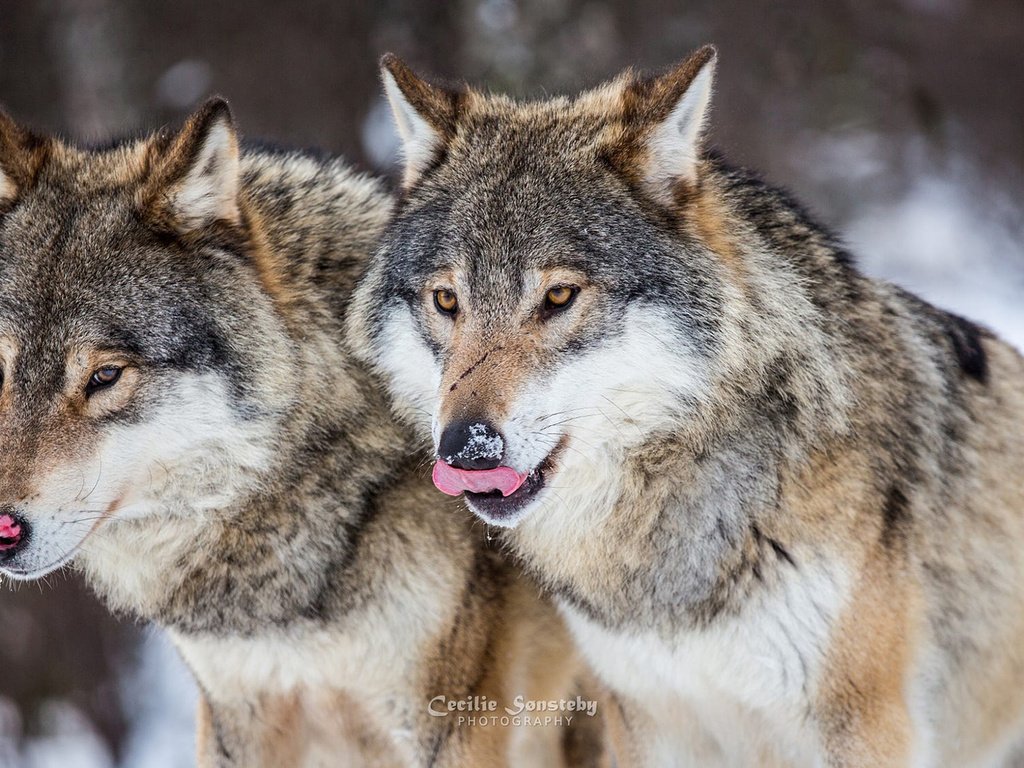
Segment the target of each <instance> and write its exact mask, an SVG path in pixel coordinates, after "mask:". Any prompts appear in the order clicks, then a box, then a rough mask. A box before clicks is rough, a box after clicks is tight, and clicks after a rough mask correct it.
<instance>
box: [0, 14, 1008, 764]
mask: <svg viewBox="0 0 1024 768" xmlns="http://www.w3.org/2000/svg"><path fill="white" fill-rule="evenodd" d="M706 41H710V42H714V43H716V44H717V45H718V47H719V49H720V63H721V65H720V71H719V78H718V92H717V95H716V101H715V111H714V115H713V126H712V137H713V140H714V142H715V143H716V144H717V145H718V146H720V147H721V148H722V149H723V150H724V151H725V152H726V154H727V155H728V156H730V157H731V158H732V159H733V160H734V161H737V162H741V163H744V164H747V165H750V166H752V167H755V168H758V169H759V170H761V171H762V172H764V174H765V175H766V176H767V177H768V178H769V179H771V180H773V181H775V182H778V183H780V184H783V185H785V186H787V187H789V188H790V189H791V190H792V191H793V192H795V193H796V194H797V196H798V197H799V198H801V199H802V200H803V201H804V202H805V203H807V204H808V206H809V207H810V208H811V209H812V210H813V211H815V212H816V213H817V214H818V216H819V217H820V218H821V219H822V220H823V221H825V222H826V223H827V224H829V225H831V226H832V227H833V228H834V229H836V230H838V231H839V232H841V233H842V234H843V236H844V237H845V238H846V240H847V242H848V243H849V244H850V246H851V249H852V250H853V251H854V253H856V254H857V255H858V258H859V261H860V263H861V264H862V265H863V267H864V268H865V269H866V270H868V271H869V272H871V273H873V274H876V275H880V276H883V277H886V278H888V279H891V280H894V281H896V282H898V283H900V284H902V285H904V286H906V287H908V288H910V289H912V290H914V291H917V292H919V293H921V294H923V295H924V296H925V297H927V298H929V299H930V300H932V301H933V302H935V303H937V304H940V305H942V306H944V307H947V308H949V309H952V310H955V311H957V312H959V313H961V314H963V315H966V316H968V317H971V318H974V319H976V320H979V321H982V322H983V323H985V324H987V325H989V326H991V327H992V328H993V329H995V330H996V331H998V332H999V333H1001V334H1002V335H1003V336H1004V337H1005V338H1007V339H1009V340H1010V341H1012V342H1013V343H1015V344H1016V345H1017V346H1018V347H1020V348H1024V246H1022V243H1024V205H1022V199H1024V198H1022V192H1024V12H1022V10H1021V5H1020V0H988V1H987V2H980V0H888V1H886V2H881V1H879V0H861V1H860V2H855V1H854V0H849V1H848V2H844V1H843V0H833V1H832V2H829V3H818V2H814V0H776V1H775V2H772V3H770V4H769V3H763V4H762V3H750V2H747V1H746V0H694V1H693V2H652V1H651V0H617V1H614V2H587V1H586V0H520V1H518V2H517V1H516V0H461V1H460V2H455V3H440V2H430V3H423V2H420V3H417V2H415V1H414V0H378V2H374V3H363V2H354V1H353V2H328V0H303V1H302V2H288V3H281V2H276V1H275V0H254V1H252V2H247V3H244V4H243V3H237V4H235V3H230V2H219V3H216V2H209V0H138V1H137V2H114V1H113V0H36V1H35V2H31V3H28V2H18V3H16V2H5V3H3V4H2V5H0V102H2V103H3V104H4V106H5V108H6V109H7V110H8V111H10V112H11V113H12V114H13V115H14V116H15V117H17V118H19V119H21V120H23V121H25V122H27V123H29V124H31V125H34V126H36V127H38V128H40V129H42V130H48V131H57V132H61V133H63V134H66V135H70V136H74V137H78V138H81V139H84V140H93V139H102V138H106V137H109V136H111V135H115V134H123V133H129V132H135V131H138V130H143V129H148V128H151V127H154V126H156V125H159V124H161V123H164V122H169V121H176V120H179V119H180V118H181V117H182V116H183V115H184V114H186V113H187V111H188V110H189V109H190V108H191V107H193V106H194V105H195V103H196V102H197V101H199V100H201V99H202V98H203V97H204V96H206V95H207V94H209V93H214V92H217V93H221V94H223V95H225V96H227V97H228V98H229V99H230V100H231V103H232V107H233V109H234V111H235V116H236V118H237V120H238V123H239V125H240V127H241V130H242V131H243V133H245V134H246V135H248V136H250V137H273V138H274V139H275V140H277V141H280V142H281V143H283V144H292V145H299V146H319V147H323V148H324V149H327V150H330V151H335V152H341V153H344V154H345V155H347V156H348V157H350V158H352V160H353V161H354V162H356V163H357V164H358V165H360V166H361V167H362V168H364V169H366V170H371V171H377V172H382V173H391V172H392V169H393V160H394V152H395V149H396V146H397V142H396V139H395V137H394V133H393V131H392V129H391V124H390V117H389V114H388V112H387V109H386V107H385V104H384V102H383V100H382V99H381V97H380V95H379V89H378V86H377V79H376V60H377V59H378V57H379V56H380V54H381V53H383V52H384V51H386V50H393V51H395V52H397V53H399V54H400V55H402V56H403V57H405V58H406V59H407V60H408V61H409V62H410V63H412V64H413V65H414V66H417V67H419V68H421V69H422V70H425V71H427V72H433V73H436V74H438V75H441V76H444V77H448V78H467V79H470V80H472V81H473V82H476V83H482V84H485V85H487V86H489V87H491V88H493V89H495V90H503V91H511V92H514V93H517V94H523V95H528V94H534V95H540V94H543V93H552V92H566V91H572V90H575V89H577V88H579V87H581V86H585V85H588V84H593V83H595V82H597V81H599V80H600V79H602V78H605V77H608V76H610V75H612V74H614V73H615V72H616V71H618V70H619V69H620V68H622V67H624V66H627V65H631V64H632V65H637V66H641V67H660V66H665V65H667V64H669V63H671V62H673V61H676V60H678V59H680V58H681V57H683V56H684V55H685V54H686V52H687V51H689V50H690V49H692V48H694V47H695V46H697V45H699V44H700V43H703V42H706ZM0 648H2V649H3V651H2V652H3V654H4V661H5V673H4V675H2V676H0V768H8V767H9V766H10V767H12V768H13V766H18V767H19V768H20V767H21V766H28V767H31V768H109V767H112V766H130V767H131V768H136V767H138V768H174V767H176V766H187V765H191V764H192V762H193V758H192V752H193V735H192V718H193V709H194V705H195V690H194V686H193V685H192V683H191V681H190V679H189V676H188V673H187V672H186V670H185V669H184V668H183V667H182V665H181V663H180V661H179V660H178V659H177V657H176V655H175V653H174V651H173V649H172V648H170V647H169V645H168V644H167V642H166V639H165V638H164V637H163V635H161V634H160V633H159V632H158V631H156V630H153V629H151V628H144V627H138V626H135V625H133V624H132V623H130V622H125V621H117V620H115V619H114V618H112V617H111V616H110V615H109V614H108V612H107V611H106V610H105V609H104V608H103V607H102V606H100V605H99V604H97V603H96V601H95V600H94V598H92V597H91V596H90V594H89V593H88V591H87V590H86V589H85V588H84V587H83V586H82V585H81V583H80V582H79V580H78V579H77V577H75V576H74V575H73V574H66V575H63V576H57V577H51V578H50V579H49V580H48V582H47V583H45V584H38V585H36V584H28V585H21V586H19V587H18V588H17V589H16V590H8V589H7V588H6V586H0Z"/></svg>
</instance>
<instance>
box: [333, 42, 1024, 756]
mask: <svg viewBox="0 0 1024 768" xmlns="http://www.w3.org/2000/svg"><path fill="white" fill-rule="evenodd" d="M716 59H717V54H716V52H715V50H714V48H712V47H705V48H702V49H700V50H698V51H697V52H695V53H694V54H692V55H691V56H690V57H688V58H687V59H686V60H685V61H683V62H682V63H681V64H679V65H678V66H676V67H674V68H672V69H670V70H668V71H666V72H664V73H661V74H655V75H647V74H641V73H637V72H635V71H633V70H629V71H626V72H624V73H622V74H621V75H619V76H618V77H616V78H615V79H613V80H612V81H610V82H607V83H605V84H603V85H601V86H599V87H596V88H594V89H592V90H589V91H586V92H584V93H582V94H580V95H578V96H575V97H571V98H569V97H557V98H549V99H544V100H540V101H525V102H524V101H515V100H512V99H510V98H507V97H504V96H501V95H489V94H485V93H483V92H481V91H479V90H475V89H473V88H471V87H469V86H463V85H459V86H446V85H440V84H437V83H434V82H431V81H428V80H425V79H423V78H421V77H419V76H418V75H416V74H415V73H414V72H413V71H412V70H410V69H409V67H408V66H406V65H405V64H404V63H403V62H402V61H400V60H399V59H397V58H395V57H394V56H391V55H389V56H386V57H385V58H384V59H383V60H382V77H383V81H384V85H385V89H386V93H387V96H388V98H389V99H390V102H391V105H392V107H393V111H394V114H395V119H396V123H397V126H398V129H399V132H400V134H401V137H402V140H403V146H404V154H405V158H404V168H405V171H404V180H403V189H402V193H401V199H400V201H399V203H398V204H397V208H396V212H395V214H394V216H393V219H392V221H391V222H390V224H389V225H388V228H387V230H386V231H385V233H384V235H383V237H382V240H381V244H380V246H379V248H378V251H377V254H376V255H375V257H374V261H373V264H372V267H371V269H370V270H369V272H368V274H367V276H366V278H365V280H364V281H363V282H362V283H361V285H360V286H359V287H358V288H357V293H356V301H355V305H354V306H355V309H354V310H353V312H352V313H351V314H350V316H349V325H350V333H351V334H352V338H353V339H354V340H355V343H356V344H357V346H358V349H359V350H360V354H361V355H362V357H363V358H364V359H366V360H367V361H369V362H371V363H372V364H373V365H374V366H375V367H376V368H377V369H378V370H379V371H381V372H382V373H383V374H384V375H385V376H386V377H387V378H388V380H389V381H390V387H391V390H392V392H393V393H394V395H395V396H396V397H397V398H399V399H400V400H401V402H403V403H405V407H406V409H407V410H408V412H409V414H410V418H413V417H416V416H418V417H419V424H420V430H421V432H422V433H423V434H430V435H431V437H432V439H433V442H434V446H435V456H436V464H435V467H434V474H433V477H434V481H435V483H436V485H437V486H438V487H439V488H440V489H441V490H442V491H444V492H445V493H448V494H451V495H458V494H462V495H463V496H464V497H465V501H466V503H467V505H468V507H469V508H470V509H471V510H473V512H475V513H476V514H477V515H478V516H479V517H480V518H481V519H483V520H484V521H486V522H487V523H488V524H489V525H490V526H494V529H493V530H494V531H496V532H498V535H500V537H501V539H502V541H503V543H504V544H505V546H506V547H508V549H509V550H510V551H511V552H513V553H514V554H515V555H516V556H517V557H518V558H520V559H521V560H522V562H524V563H525V564H526V565H527V567H528V568H529V569H530V570H531V572H533V573H534V574H535V575H536V576H537V577H538V578H539V579H540V580H541V581H542V583H543V584H544V585H545V586H546V587H547V588H548V589H549V590H551V591H552V593H554V594H555V595H556V599H557V601H558V604H559V607H560V610H561V612H562V614H563V615H564V616H565V618H566V619H567V620H568V622H569V625H570V628H571V631H572V633H573V636H574V638H575V640H576V642H577V644H578V646H579V648H580V650H581V651H582V653H583V655H584V657H585V658H586V659H587V660H588V661H589V663H590V664H591V666H592V667H593V669H594V671H595V673H596V674H597V676H598V677H599V678H600V679H601V680H602V681H603V683H604V684H605V685H606V686H607V687H608V688H609V690H610V692H611V697H612V701H613V704H612V706H611V708H610V709H609V710H606V714H609V716H610V717H611V719H612V723H611V728H612V731H613V739H614V742H615V752H616V756H617V758H618V760H619V764H620V765H642V766H667V765H680V766H702V767H706V766H714V765H729V766H740V765H744V766H746V765H751V766H753V765H757V766H772V765H787V766H812V765H813V766H818V765H828V766H837V767H838V766H843V767H844V768H845V767H852V766H864V767H867V766H957V767H960V766H991V765H1002V764H1005V761H1006V760H1007V759H1008V755H1009V754H1010V752H1011V750H1012V749H1013V748H1014V745H1015V743H1018V742H1020V737H1021V735H1022V733H1024V640H1022V639H1024V471H1022V470H1024V361H1022V359H1021V356H1020V355H1019V354H1018V353H1017V352H1016V351H1015V350H1013V349H1012V348H1011V347H1010V346H1008V345H1007V344H1005V343H1003V342H1001V341H1000V340H999V339H997V338H996V337H995V336H994V335H993V334H992V333H991V332H989V331H988V330H985V329H984V328H981V327H979V326H978V325H976V324H974V323H972V322H970V321H968V320H966V319H963V318H960V317H957V316H955V315H952V314H950V313H948V312H944V311H942V310H940V309H937V308H935V307H933V306H931V305H929V304H928V303H926V302H924V301H922V300H921V299H919V298H917V297H915V296H913V295H911V294H910V293H908V292H906V291H904V290H901V289H900V288H898V287H895V286H893V285H891V284H888V283H886V282H883V281H881V280H877V279H873V278H870V277H867V276H865V275H864V274H862V273H861V272H860V271H858V269H857V267H856V266H855V264H854V262H853V260H852V258H851V256H850V255H849V253H848V252H847V251H846V250H845V249H844V247H843V246H842V244H841V243H840V242H839V241H838V240H837V238H836V237H835V236H833V235H832V234H830V233H829V231H828V230H827V229H825V228H823V227H822V226H820V225H819V224H817V223H816V222H815V221H814V220H813V219H812V218H811V217H810V216H809V215H808V214H807V213H806V212H805V211H804V209H803V208H802V207H801V206H800V205H799V204H797V203H796V202H795V201H794V200H793V199H791V198H790V197H789V196H788V195H787V194H786V193H785V192H782V191H780V190H778V189H776V188H773V187H771V186H769V185H767V184H766V183H764V182H762V181H761V180H759V178H758V177H757V176H756V175H754V174H752V173H750V172H748V171H745V170H742V169H739V168H736V167H734V166H731V165H729V164H728V163H727V162H726V161H725V160H724V159H723V158H722V157H721V155H720V154H719V153H717V152H716V151H714V150H712V149H710V148H709V147H708V144H707V142H706V140H705V124H706V122H707V116H708V112H709V108H710V103H711V96H712V88H713V81H714V71H715V66H716Z"/></svg>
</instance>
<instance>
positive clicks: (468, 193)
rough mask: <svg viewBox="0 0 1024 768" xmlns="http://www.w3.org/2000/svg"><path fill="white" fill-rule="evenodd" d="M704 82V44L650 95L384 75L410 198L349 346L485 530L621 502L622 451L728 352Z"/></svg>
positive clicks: (389, 65)
mask: <svg viewBox="0 0 1024 768" xmlns="http://www.w3.org/2000/svg"><path fill="white" fill-rule="evenodd" d="M714 66H715V52H714V49H712V48H711V47H705V48H702V49H700V50H699V51H697V52H696V53H695V54H693V55H692V56H691V57H690V58H689V59H687V60H686V61H685V62H683V63H682V64H681V65H680V66H678V67H676V68H675V69H673V70H671V71H669V72H668V73H666V74H664V75H661V76H658V77H653V78H644V77H640V76H637V75H635V74H634V73H632V72H626V73H624V74H623V75H621V76H620V77H618V78H617V79H615V80H614V81H612V82H611V83H609V84H606V85H604V86H602V87H600V88H598V89H596V90H593V91H590V92H586V93H583V94H582V95H580V96H578V97H576V98H574V99H565V98H557V99H552V100H548V101H543V102H539V103H517V102H514V101H511V100H509V99H507V98H503V97H500V96H486V95H482V94H480V93H478V92H476V91H473V90H470V89H468V88H461V89H454V90H452V89H445V88H440V87H437V86H434V85H432V84H429V83H427V82H425V81H423V80H421V79H419V78H418V77H417V76H416V75H414V74H413V73H412V72H411V71H410V70H409V69H408V68H407V67H406V66H405V65H404V64H402V63H401V62H399V61H398V60H397V59H395V58H393V57H391V56H386V57H385V58H384V60H383V72H382V74H383V80H384V85H385V89H386V92H387V95H388V97H389V99H390V101H391V104H392V107H393V110H394V114H395V119H396V122H397V125H398V128H399V131H400V133H401V135H402V138H403V140H404V147H405V177H404V199H403V201H402V202H401V204H400V207H399V209H398V211H397V213H396V215H395V218H394V220H393V221H392V223H391V225H390V227H389V229H388V231H387V233H386V235H385V237H384V239H383V242H382V245H381V248H380V250H379V253H378V255H377V258H376V261H375V265H374V266H373V268H372V270H371V272H370V274H369V275H368V277H367V279H366V280H365V281H364V282H363V284H362V285H361V287H360V289H359V293H358V304H359V306H360V308H361V310H360V312H359V313H358V319H357V320H356V321H355V322H354V323H353V334H354V338H356V340H357V343H360V344H361V345H362V348H363V349H364V351H365V352H366V354H367V355H368V356H369V357H370V358H371V359H372V360H373V361H374V362H375V363H376V364H377V365H378V366H379V367H380V368H381V369H383V371H385V372H386V374H387V375H388V377H389V378H390V380H391V386H392V389H393V391H394V393H395V395H396V396H397V397H398V398H399V399H400V400H401V401H402V402H404V403H406V404H407V405H408V406H409V409H410V413H411V414H412V415H414V416H416V415H419V416H421V417H422V418H423V419H424V420H427V419H429V422H430V427H431V428H432V434H433V437H434V443H435V447H436V450H437V456H438V463H437V464H436V466H435V471H434V479H435V482H436V483H437V485H438V486H439V487H440V488H441V489H442V490H444V491H446V492H448V493H452V494H456V493H461V492H465V493H466V496H467V499H468V502H469V504H470V506H471V508H472V509H473V510H474V511H475V512H476V513H477V514H478V515H480V516H481V517H482V518H484V519H485V520H487V521H488V522H490V523H493V524H496V525H504V526H512V525H515V524H516V523H517V522H518V521H519V520H520V519H522V518H523V517H524V516H525V515H526V514H527V513H528V512H531V511H536V510H538V509H540V508H541V507H549V508H550V507H551V506H558V505H563V506H564V505H569V506H572V505H573V504H574V503H575V502H574V501H573V499H571V498H569V494H568V493H567V492H566V488H567V487H568V486H570V485H572V486H577V487H578V486H580V485H581V484H582V485H589V486H591V487H592V488H593V493H594V494H599V493H602V492H606V493H608V494H614V493H615V492H616V489H615V488H614V487H611V486H610V485H609V484H608V483H607V482H605V481H607V480H608V478H609V477H610V476H612V475H613V474H614V467H615V466H616V464H617V463H619V462H621V460H622V456H623V455H624V452H625V451H627V450H628V449H629V448H631V447H635V446H636V445H637V444H638V443H642V442H643V441H645V440H646V439H648V438H649V437H650V435H651V434H652V433H653V432H655V431H657V430H659V429H669V425H670V424H671V423H672V421H673V420H674V419H678V418H679V417H681V416H683V415H685V414H686V413H687V412H688V411H689V409H690V403H691V402H692V401H694V400H695V399H699V398H701V397H702V396H703V394H704V393H705V392H706V391H707V382H708V374H707V371H708V369H709V368H710V364H711V361H713V360H721V359H722V357H723V356H724V355H726V354H727V346H728V345H727V341H728V338H727V337H728V334H729V328H728V321H727V319H726V318H725V315H727V314H728V313H727V309H726V305H727V304H728V301H729V296H728V292H729V290H730V289H729V288H728V285H727V281H726V280H725V279H723V270H725V269H726V268H727V267H726V266H725V265H723V261H722V260H721V259H718V258H711V257H710V256H709V252H710V249H711V247H712V245H711V244H709V242H710V241H713V240H714V237H715V232H714V231H707V230H708V229H709V228H713V226H714V225H713V223H712V222H714V217H713V216H710V215H708V214H707V212H706V211H703V210H702V206H703V205H705V204H706V201H705V199H704V198H703V197H702V196H701V194H700V192H701V188H702V184H703V181H704V169H705V165H706V163H707V161H706V160H705V159H704V153H703V152H702V148H701V139H702V131H703V127H704V123H705V119H706V116H707V112H708V107H709V103H710V98H711V89H712V80H713V72H714ZM719 367H720V366H719ZM601 488H605V491H602V490H600V489H601Z"/></svg>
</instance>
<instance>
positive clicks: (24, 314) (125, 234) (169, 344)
mask: <svg viewBox="0 0 1024 768" xmlns="http://www.w3.org/2000/svg"><path fill="white" fill-rule="evenodd" d="M116 153H117V154H118V155H121V156H122V161H123V159H124V154H125V153H124V151H122V150H117V152H116ZM114 164H115V162H114V159H113V158H112V157H110V153H102V154H99V155H98V156H97V157H95V158H94V163H93V164H92V165H93V166H95V167H90V165H89V164H83V163H76V164H75V165H72V166H71V167H65V168H50V169H47V168H45V167H44V169H43V170H42V171H41V173H40V175H39V177H38V179H37V181H36V184H35V185H34V186H33V187H32V188H31V189H30V190H27V191H26V192H25V194H24V195H23V197H22V199H21V200H20V201H19V204H18V206H17V207H16V208H14V209H13V210H11V211H9V212H7V213H6V214H0V285H2V286H3V289H2V290H0V334H2V335H3V336H5V337H6V338H8V339H9V340H10V343H11V345H12V346H14V347H17V349H18V355H17V357H18V359H19V360H21V361H26V362H28V361H29V360H32V361H33V362H36V363H38V362H42V360H41V358H42V359H48V360H50V361H51V362H54V363H56V362H57V361H63V359H64V358H65V357H66V354H67V353H68V351H69V350H71V349H74V348H82V349H85V348H90V347H93V348H106V349H110V350H116V351H118V352H121V353H127V354H130V355H132V356H133V357H135V358H137V359H138V361H139V362H149V363H153V364H160V365H171V366H179V367H194V366H200V365H205V364H209V363H210V362H212V361H213V360H215V359H217V358H223V357H224V356H225V351H226V342H225V340H224V338H223V336H222V334H221V332H220V330H219V328H218V323H217V322H216V315H215V307H214V306H213V304H214V301H213V299H214V297H215V296H216V295H217V292H216V290H215V285H214V283H215V282H216V275H217V273H218V272H220V273H225V274H223V275H222V277H225V278H226V277H227V274H226V273H229V272H230V271H231V265H230V264H225V263H224V259H223V257H221V258H218V257H217V256H216V255H215V254H210V253H197V252H189V251H188V249H186V248H184V247H183V246H182V245H180V244H178V243H176V242H174V241H173V240H170V239H168V238H166V237H163V236H161V235H160V234H159V233H157V232H154V231H152V230H151V229H149V228H148V227H146V226H145V225H144V224H143V223H142V222H141V221H140V220H139V217H138V216H137V215H136V214H135V213H134V208H133V201H132V191H131V189H130V187H129V186H127V185H125V183H124V182H123V181H119V179H118V176H117V173H116V170H115V169H114V168H113V167H112V166H113V165H114ZM83 166H84V167H83ZM218 262H220V263H218ZM222 282H224V281H222Z"/></svg>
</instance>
